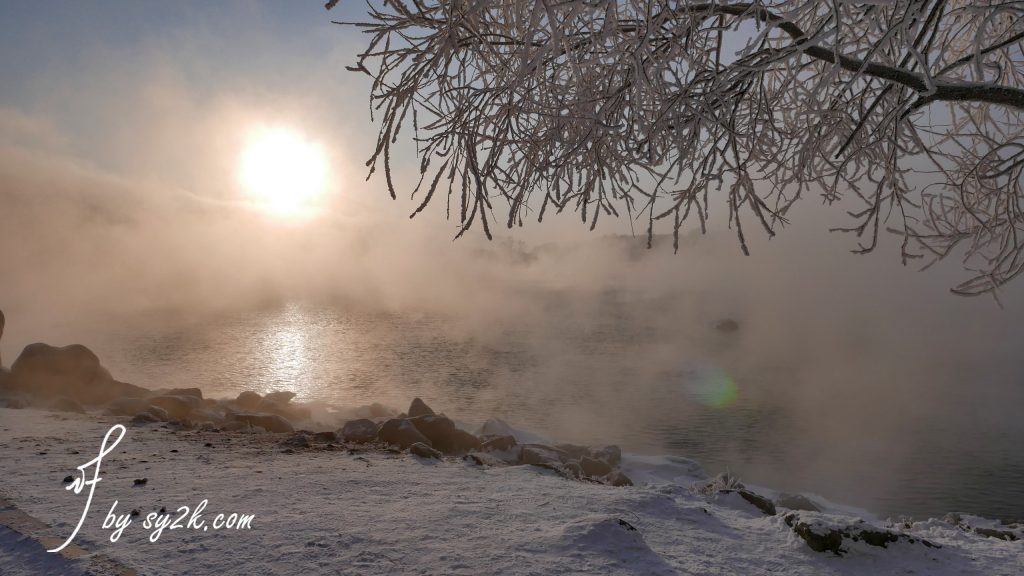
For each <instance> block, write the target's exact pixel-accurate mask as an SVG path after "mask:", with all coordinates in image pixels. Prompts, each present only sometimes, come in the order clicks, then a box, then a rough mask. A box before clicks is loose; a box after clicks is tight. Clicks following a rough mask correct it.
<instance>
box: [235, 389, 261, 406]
mask: <svg viewBox="0 0 1024 576" xmlns="http://www.w3.org/2000/svg"><path fill="white" fill-rule="evenodd" d="M262 401H263V397H262V396H260V395H259V394H257V393H255V392H252V391H250V390H246V391H245V392H242V393H241V394H239V395H238V398H236V399H235V404H237V405H238V407H239V408H243V409H245V410H254V409H255V408H256V407H257V406H259V405H260V402H262Z"/></svg>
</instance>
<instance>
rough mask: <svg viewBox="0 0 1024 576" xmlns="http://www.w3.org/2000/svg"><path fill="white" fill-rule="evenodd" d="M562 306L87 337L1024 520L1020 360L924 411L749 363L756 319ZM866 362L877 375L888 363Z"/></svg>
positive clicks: (252, 373)
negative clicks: (520, 314)
mask: <svg viewBox="0 0 1024 576" xmlns="http://www.w3.org/2000/svg"><path fill="white" fill-rule="evenodd" d="M561 309H562V307H560V306H556V305H552V306H550V308H548V309H544V310H542V311H543V312H544V318H545V320H544V321H543V322H542V323H539V324H538V323H536V322H522V323H519V322H514V321H511V322H504V323H502V324H500V325H487V326H474V325H473V324H472V323H466V322H465V321H454V320H453V319H444V318H438V317H431V316H427V315H410V314H398V313H383V312H366V311H356V310H353V309H351V308H349V307H346V306H338V305H330V306H328V305H307V304H295V303H293V304H287V305H275V306H271V307H268V308H265V309H260V310H253V311H246V312H235V313H227V314H220V315H216V316H213V317H209V318H204V319H202V320H201V321H186V320H181V321H167V320H166V319H163V320H161V321H160V322H147V321H142V320H140V321H139V325H132V324H121V325H118V326H117V327H116V328H108V329H106V330H104V331H103V333H102V334H91V335H90V334H84V335H83V336H82V339H83V341H86V342H87V343H88V344H89V345H90V346H91V347H93V348H94V349H95V350H96V352H97V353H98V354H99V355H100V357H101V358H102V359H103V361H104V363H105V364H106V365H107V366H108V367H110V368H111V370H112V371H113V373H114V374H115V376H117V377H118V378H120V379H122V380H126V381H130V382H135V383H138V384H141V385H145V386H148V387H152V388H156V387H171V386H199V387H201V388H202V389H203V390H204V391H205V392H206V394H207V395H208V396H212V397H227V396H235V395H237V394H238V393H239V392H241V391H243V390H256V391H269V390H273V389H289V390H294V391H296V392H297V393H298V394H299V398H300V399H302V400H322V401H325V402H329V403H332V404H337V405H350V406H351V405H361V404H368V403H371V402H375V401H381V402H384V403H386V404H390V405H392V406H395V407H397V408H400V409H405V407H406V406H407V404H408V401H409V400H410V399H411V398H412V397H413V396H422V397H423V398H424V399H425V400H427V402H428V403H429V404H431V405H432V406H433V407H434V408H435V409H438V410H442V411H444V412H446V413H447V414H449V415H450V416H453V417H455V418H457V419H460V420H462V421H464V422H467V423H470V424H472V423H479V422H481V421H483V420H484V419H486V418H487V417H490V416H498V417H501V418H503V419H505V420H507V421H509V422H511V423H513V424H515V425H518V426H519V427H523V428H527V429H533V430H535V431H538V432H541V433H545V434H547V435H549V436H551V437H553V438H556V439H558V440H563V441H574V442H581V443H594V444H596V443H618V444H620V445H622V446H623V448H624V449H626V450H630V451H633V452H639V453H647V454H676V455H681V456H686V457H690V458H694V459H696V460H698V461H700V462H701V463H702V464H703V465H704V466H705V468H706V469H707V470H708V472H710V473H716V472H718V471H722V470H726V469H728V470H730V471H731V472H733V473H734V474H737V475H739V476H740V477H741V478H742V479H743V480H744V481H746V482H748V483H751V484H755V485H763V486H769V487H772V488H776V489H783V490H792V491H804V492H810V493H816V494H820V495H823V496H825V497H828V498H830V499H832V500H834V501H837V502H841V503H844V504H850V505H856V506H861V507H863V508H866V509H868V510H871V511H873V512H876V513H879V514H882V515H890V514H892V515H912V516H915V517H925V516H932V515H941V514H944V513H946V512H949V511H964V512H971V513H977V514H981V515H985V516H989V517H998V518H1007V519H1009V518H1024V450H1022V440H1024V423H1022V422H1024V418H1019V417H1016V414H1018V413H1019V411H1020V408H1021V407H1022V406H1024V393H1022V392H1021V388H1022V386H1021V385H1020V382H1018V381H1016V380H1015V377H1014V375H1013V374H1003V373H999V372H998V371H997V370H995V369H993V370H990V371H989V372H987V373H979V372H978V371H977V367H973V366H970V365H967V366H961V367H960V368H955V367H953V368H951V370H956V369H960V370H963V371H964V374H962V375H959V376H956V377H955V378H951V381H955V382H962V386H953V387H952V388H950V387H948V386H946V387H943V388H942V389H941V390H928V389H927V388H925V390H928V391H926V392H921V394H925V395H929V397H928V402H927V403H926V404H927V406H929V408H928V409H927V410H911V409H910V408H912V407H915V406H921V405H923V404H925V403H924V402H919V401H918V400H919V399H917V398H914V397H913V395H909V396H907V397H903V398H902V399H898V400H893V398H892V397H891V395H890V394H888V393H886V392H885V391H886V390H888V389H894V390H895V389H898V387H899V386H900V382H881V383H879V384H878V385H877V386H872V387H870V389H867V390H865V391H864V393H859V392H858V391H856V390H832V389H830V386H834V384H832V383H831V382H829V379H828V378H820V380H819V381H811V382H808V381H807V377H806V374H804V373H803V372H802V370H801V369H800V368H799V367H794V366H792V365H789V366H787V365H786V363H784V362H780V363H771V362H763V361H757V362H753V363H751V362H743V361H742V360H743V359H742V358H735V357H734V356H736V354H734V353H733V352H731V351H732V350H733V347H734V340H735V339H737V338H742V333H743V330H744V327H742V326H741V328H740V330H739V331H738V332H737V333H733V334H730V333H725V332H722V331H720V330H716V329H715V328H714V327H713V326H701V327H699V330H696V331H692V330H673V329H671V328H666V324H663V323H658V322H652V321H650V320H649V317H647V316H643V317H639V316H638V315H635V314H633V313H632V312H631V308H630V307H627V306H625V305H624V304H623V303H622V302H621V301H619V300H618V299H616V298H615V297H614V295H613V296H609V297H608V299H607V301H606V302H604V303H603V305H602V309H603V312H602V315H601V316H600V318H586V319H580V318H579V317H578V316H577V315H575V314H570V313H566V314H560V313H559V310H561ZM866 362H869V360H867V361H866ZM864 370H865V373H864V382H875V381H878V380H879V379H881V380H884V378H885V374H884V373H875V372H872V371H871V370H870V369H869V367H868V365H867V364H865V368H864ZM815 378H819V377H818V376H816V377H815ZM812 380H814V379H812ZM844 381H848V379H847V380H844ZM797 382H800V383H801V384H800V385H799V386H798V385H797V384H796V383H797ZM846 388H849V386H846ZM915 394H917V393H915ZM920 400H923V398H922V399H920ZM901 411H905V412H906V416H905V417H904V416H903V415H902V414H901Z"/></svg>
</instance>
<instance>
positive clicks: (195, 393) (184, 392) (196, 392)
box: [164, 388, 203, 400]
mask: <svg viewBox="0 0 1024 576" xmlns="http://www.w3.org/2000/svg"><path fill="white" fill-rule="evenodd" d="M164 394H167V395H168V396H190V397H193V398H198V399H200V400H202V399H203V391H202V390H200V389H199V388H171V389H170V390H167V391H164Z"/></svg>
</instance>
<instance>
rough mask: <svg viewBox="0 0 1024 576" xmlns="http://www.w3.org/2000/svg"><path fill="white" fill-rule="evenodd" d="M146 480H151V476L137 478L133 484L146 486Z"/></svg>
mask: <svg viewBox="0 0 1024 576" xmlns="http://www.w3.org/2000/svg"><path fill="white" fill-rule="evenodd" d="M146 482H149V478H136V479H135V481H134V482H132V485H133V486H144V485H145V484H146Z"/></svg>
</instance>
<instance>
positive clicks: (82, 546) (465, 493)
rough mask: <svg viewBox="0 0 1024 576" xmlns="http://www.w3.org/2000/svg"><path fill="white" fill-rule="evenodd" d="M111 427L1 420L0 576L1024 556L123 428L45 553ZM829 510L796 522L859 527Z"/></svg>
mask: <svg viewBox="0 0 1024 576" xmlns="http://www.w3.org/2000/svg"><path fill="white" fill-rule="evenodd" d="M118 422H125V420H124V419H117V418H111V417H101V416H96V415H75V414H71V415H69V414H57V413H50V412H44V411H39V410H32V409H25V410H11V409H0V462H3V465H2V470H3V484H2V487H0V497H2V499H3V500H2V501H0V508H3V512H0V574H4V575H14V576H20V575H22V574H82V573H92V574H129V573H132V572H131V570H134V571H135V572H137V573H139V574H194V575H205V574H229V573H230V574H467V575H484V574H559V575H565V574H643V575H648V574H650V575H657V574H794V575H799V574H807V575H820V574H844V575H847V574H849V575H853V574H872V575H873V574H929V575H945V574H979V575H982V574H983V575H1020V574H1024V541H1021V540H1017V541H1003V540H999V539H997V538H987V537H984V536H981V535H978V534H976V533H974V532H972V531H967V530H963V529H961V528H958V527H956V526H954V525H951V524H950V523H948V522H944V521H939V520H932V521H928V522H921V523H917V524H914V525H913V526H911V527H910V528H908V529H906V530H904V532H905V533H906V534H907V535H908V536H910V537H912V538H913V539H914V540H915V542H914V543H910V542H909V541H908V540H901V541H899V542H896V543H891V544H889V545H888V547H886V548H881V547H876V546H869V545H867V544H865V543H864V542H862V541H861V542H852V541H847V542H844V544H843V548H844V549H845V550H847V553H846V554H844V555H843V556H837V555H835V554H832V553H829V552H825V553H821V552H815V551H813V550H811V549H810V548H809V547H808V545H807V544H806V543H805V542H804V541H803V540H802V539H801V538H800V537H798V536H797V535H796V534H795V533H794V531H793V529H792V528H791V527H790V526H789V525H787V523H786V522H785V520H784V514H783V513H782V512H783V511H782V510H780V514H777V515H774V516H767V515H764V514H763V513H762V512H760V511H759V510H758V509H757V508H755V507H754V506H753V505H751V504H749V503H747V502H746V501H745V500H743V499H742V498H740V497H739V495H738V494H737V493H735V492H734V493H730V494H718V495H716V496H710V497H706V496H702V495H699V494H697V493H695V492H694V491H693V490H692V489H691V485H693V484H694V483H695V482H698V481H700V480H702V476H701V472H700V470H699V467H697V466H695V465H694V464H693V463H692V462H690V461H686V460H683V459H660V458H650V457H646V458H637V457H630V456H629V455H626V457H625V460H624V463H623V470H624V471H625V472H626V474H627V475H629V476H630V477H631V478H632V479H633V481H634V482H635V483H636V486H633V487H622V488H616V487H611V486H605V485H599V484H592V483H583V482H578V481H572V480H567V479H565V478H562V477H560V476H557V475H556V474H555V473H553V472H551V471H547V470H542V469H540V468H536V467H533V466H507V467H505V466H503V467H481V466H477V465H475V464H472V463H470V462H468V461H464V460H460V459H448V460H445V461H437V460H424V459H421V458H419V457H416V456H410V455H408V454H399V453H390V452H383V451H372V450H367V451H351V450H349V449H348V448H346V447H344V446H335V447H333V448H328V447H326V446H325V445H321V446H319V447H317V446H316V445H314V448H311V449H310V448H297V449H295V450H289V451H286V450H284V449H283V447H282V446H281V445H280V442H281V441H282V439H284V438H287V435H274V434H253V433H244V432H235V433H214V432H194V431H175V430H173V429H172V428H169V427H166V425H163V424H150V425H146V426H141V427H133V426H130V425H129V426H128V427H127V434H126V435H125V437H124V439H123V440H122V441H121V443H120V444H119V445H118V446H117V447H116V449H115V450H114V451H113V452H112V453H111V454H109V455H108V456H107V457H106V458H104V460H103V462H102V464H101V477H102V480H101V481H100V482H99V483H98V484H97V485H96V492H95V497H94V500H93V503H92V506H91V509H90V512H89V514H88V516H87V518H86V521H85V523H84V526H83V527H82V530H81V532H80V533H79V534H78V536H77V537H76V538H75V541H74V545H75V546H77V547H78V548H74V547H69V548H68V549H66V550H65V555H57V554H49V553H47V552H46V551H45V549H46V547H47V546H52V545H53V543H54V542H57V543H60V542H63V541H64V540H65V539H66V538H67V536H68V535H69V534H70V533H71V532H72V531H73V530H74V527H75V525H76V524H77V522H78V517H79V515H80V514H81V513H82V509H83V507H84V505H85V501H86V497H87V493H88V490H89V489H88V487H86V488H85V489H84V490H83V491H82V493H81V494H75V493H74V492H73V491H69V490H65V486H66V484H64V483H63V480H64V478H65V477H66V476H69V475H72V476H77V475H78V472H77V470H76V467H78V466H80V465H82V464H84V463H86V462H87V461H89V460H91V459H92V458H94V457H96V455H97V453H98V452H99V448H100V442H101V439H102V438H103V436H104V434H105V433H106V432H107V430H108V429H109V428H110V427H111V426H112V425H113V424H115V423H118ZM87 477H88V478H91V477H92V476H91V469H87ZM142 478H145V479H146V482H145V483H144V484H140V485H137V486H136V485H135V480H136V479H142ZM761 492H762V493H767V494H769V495H770V493H768V492H765V491H761ZM114 500H117V501H118V504H117V508H116V513H117V514H127V513H129V512H130V511H131V510H133V509H137V510H138V511H139V512H140V514H139V516H136V517H135V518H134V519H133V520H132V522H131V524H130V525H128V526H127V527H126V528H125V529H124V531H123V535H122V536H121V538H120V539H119V540H118V541H117V542H113V543H112V542H110V541H109V538H110V535H111V533H112V532H113V530H109V529H108V530H105V529H103V528H102V523H103V521H104V517H105V516H106V514H107V512H108V511H109V510H110V508H111V505H112V504H113V502H114ZM203 500H208V506H207V507H206V509H205V510H204V511H203V512H202V517H201V520H202V521H203V523H204V526H205V528H206V529H205V530H204V529H202V528H199V529H194V528H189V527H185V528H181V529H176V530H165V531H164V532H163V533H162V534H161V535H160V537H159V538H158V539H157V541H156V542H151V541H150V540H149V537H150V535H151V533H152V532H153V529H152V528H150V529H146V528H145V527H144V526H143V523H144V522H145V520H146V517H147V515H148V514H150V513H155V512H157V511H159V510H160V508H161V507H164V508H165V509H166V510H167V511H168V512H170V513H171V514H172V515H173V516H177V515H178V514H177V512H176V511H177V510H178V508H179V507H181V506H188V507H189V508H190V512H191V511H192V510H193V509H194V507H196V506H197V505H198V504H199V503H200V502H201V501H203ZM819 503H820V502H819ZM828 510H829V508H826V512H825V513H822V514H812V513H806V512H803V513H800V514H801V519H805V520H807V521H808V522H812V523H813V522H818V523H823V524H836V525H847V524H850V523H854V522H855V521H856V520H855V519H854V518H851V517H849V516H850V512H849V511H828ZM219 513H224V514H225V515H227V514H230V513H239V514H253V515H255V516H254V519H253V520H252V525H251V529H247V530H228V529H222V530H214V529H213V528H212V527H211V526H212V523H213V521H214V518H215V517H216V515H217V514H219ZM186 521H187V517H186V519H185V520H183V522H182V524H185V523H186ZM875 523H876V524H880V523H878V522H877V521H876V522H875ZM26 534H28V536H26ZM47 537H49V538H47ZM921 539H926V540H927V541H929V542H930V543H933V544H936V545H938V546H941V547H928V546H925V545H923V544H922V543H921ZM69 551H70V552H69Z"/></svg>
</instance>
